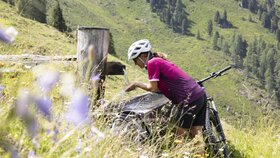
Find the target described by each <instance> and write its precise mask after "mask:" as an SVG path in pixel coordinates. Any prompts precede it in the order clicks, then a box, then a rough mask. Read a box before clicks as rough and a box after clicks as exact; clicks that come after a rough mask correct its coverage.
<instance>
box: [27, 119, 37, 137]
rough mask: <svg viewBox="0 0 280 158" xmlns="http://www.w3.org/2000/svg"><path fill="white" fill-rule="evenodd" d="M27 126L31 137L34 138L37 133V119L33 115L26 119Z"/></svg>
mask: <svg viewBox="0 0 280 158" xmlns="http://www.w3.org/2000/svg"><path fill="white" fill-rule="evenodd" d="M25 123H26V126H27V132H28V134H29V135H30V137H31V138H34V137H35V136H36V134H37V127H38V124H37V121H36V119H35V118H34V117H33V116H29V118H28V119H26V120H25Z"/></svg>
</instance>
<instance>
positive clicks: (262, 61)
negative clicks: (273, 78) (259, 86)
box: [258, 51, 267, 82]
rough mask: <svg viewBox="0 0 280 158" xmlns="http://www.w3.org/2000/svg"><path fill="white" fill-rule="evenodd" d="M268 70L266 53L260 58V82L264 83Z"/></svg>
mask: <svg viewBox="0 0 280 158" xmlns="http://www.w3.org/2000/svg"><path fill="white" fill-rule="evenodd" d="M266 69H267V66H266V55H265V51H263V52H262V54H261V56H260V67H259V73H258V74H259V76H258V77H259V78H260V79H261V80H260V81H261V82H263V81H264V78H265V71H266Z"/></svg>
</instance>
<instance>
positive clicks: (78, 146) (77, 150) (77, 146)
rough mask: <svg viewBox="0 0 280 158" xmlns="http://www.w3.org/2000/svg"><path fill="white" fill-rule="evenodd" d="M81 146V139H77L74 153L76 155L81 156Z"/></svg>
mask: <svg viewBox="0 0 280 158" xmlns="http://www.w3.org/2000/svg"><path fill="white" fill-rule="evenodd" d="M82 146H83V144H82V139H78V143H77V145H76V152H77V153H78V154H81V153H82V148H83V147H82Z"/></svg>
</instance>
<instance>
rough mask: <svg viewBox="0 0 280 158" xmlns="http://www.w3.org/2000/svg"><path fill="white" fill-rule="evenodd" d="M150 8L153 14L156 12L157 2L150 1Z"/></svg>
mask: <svg viewBox="0 0 280 158" xmlns="http://www.w3.org/2000/svg"><path fill="white" fill-rule="evenodd" d="M150 7H151V11H152V12H155V11H156V0H150Z"/></svg>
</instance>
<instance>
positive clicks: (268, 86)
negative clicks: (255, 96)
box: [265, 68, 275, 92]
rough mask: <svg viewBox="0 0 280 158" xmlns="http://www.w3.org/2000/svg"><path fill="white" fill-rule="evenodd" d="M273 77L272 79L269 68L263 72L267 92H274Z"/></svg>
mask: <svg viewBox="0 0 280 158" xmlns="http://www.w3.org/2000/svg"><path fill="white" fill-rule="evenodd" d="M274 86H275V84H274V77H273V74H272V73H271V70H270V68H268V69H267V70H266V71H265V89H266V90H267V91H270V92H271V91H273V90H274Z"/></svg>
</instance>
